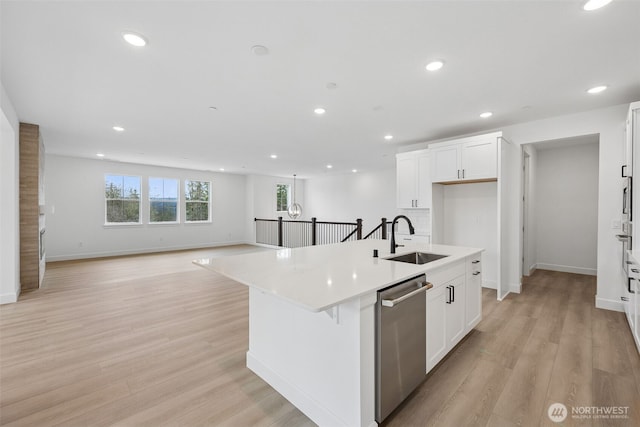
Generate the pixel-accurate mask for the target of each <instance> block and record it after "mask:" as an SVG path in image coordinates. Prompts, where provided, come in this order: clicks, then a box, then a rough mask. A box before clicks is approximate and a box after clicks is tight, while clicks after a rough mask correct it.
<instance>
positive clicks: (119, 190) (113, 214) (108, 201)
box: [104, 175, 140, 224]
mask: <svg viewBox="0 0 640 427" xmlns="http://www.w3.org/2000/svg"><path fill="white" fill-rule="evenodd" d="M104 199H105V223H107V224H132V223H133V224H138V223H140V177H139V176H126V175H105V177H104Z"/></svg>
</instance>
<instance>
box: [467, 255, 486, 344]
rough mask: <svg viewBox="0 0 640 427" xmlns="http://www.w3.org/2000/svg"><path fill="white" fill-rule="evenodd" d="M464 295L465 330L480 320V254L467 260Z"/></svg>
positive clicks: (470, 328) (468, 329) (471, 327)
mask: <svg viewBox="0 0 640 427" xmlns="http://www.w3.org/2000/svg"><path fill="white" fill-rule="evenodd" d="M465 286H466V288H467V289H466V294H467V295H466V296H467V301H466V304H467V308H466V314H465V319H466V322H467V325H466V329H467V332H469V331H470V330H472V329H473V328H475V326H476V325H477V324H478V323H480V320H482V263H481V259H480V254H477V255H475V256H473V257H470V258H469V259H468V260H467V283H466V284H465Z"/></svg>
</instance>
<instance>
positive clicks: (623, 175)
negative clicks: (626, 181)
mask: <svg viewBox="0 0 640 427" xmlns="http://www.w3.org/2000/svg"><path fill="white" fill-rule="evenodd" d="M626 167H627V165H622V171H621V174H622V177H623V178H627V175H625V174H624V168H626Z"/></svg>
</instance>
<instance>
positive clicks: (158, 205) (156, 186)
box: [149, 178, 178, 223]
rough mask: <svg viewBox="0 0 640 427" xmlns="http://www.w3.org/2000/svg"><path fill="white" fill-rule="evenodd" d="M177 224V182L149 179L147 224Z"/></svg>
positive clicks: (173, 180) (166, 179)
mask: <svg viewBox="0 0 640 427" xmlns="http://www.w3.org/2000/svg"><path fill="white" fill-rule="evenodd" d="M154 222H155V223H158V222H178V180H177V179H170V178H149V223H154Z"/></svg>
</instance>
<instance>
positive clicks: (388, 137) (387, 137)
mask: <svg viewBox="0 0 640 427" xmlns="http://www.w3.org/2000/svg"><path fill="white" fill-rule="evenodd" d="M384 139H386V140H387V141H391V140H392V139H393V135H385V136H384Z"/></svg>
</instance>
